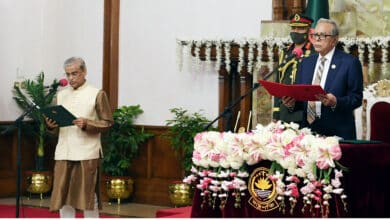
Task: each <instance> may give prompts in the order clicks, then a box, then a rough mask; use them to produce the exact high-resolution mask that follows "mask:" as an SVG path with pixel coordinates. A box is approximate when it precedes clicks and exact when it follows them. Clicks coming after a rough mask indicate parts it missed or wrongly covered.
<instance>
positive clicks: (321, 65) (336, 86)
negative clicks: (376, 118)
mask: <svg viewBox="0 0 390 220" xmlns="http://www.w3.org/2000/svg"><path fill="white" fill-rule="evenodd" d="M311 37H312V38H313V40H314V42H313V45H314V48H315V50H316V51H317V52H318V54H316V55H312V56H310V57H308V58H306V59H304V60H303V61H302V63H301V67H300V68H299V70H298V84H319V85H321V87H322V88H324V90H325V92H326V94H318V95H316V97H317V98H318V101H316V102H313V101H308V102H304V105H303V110H304V111H303V113H304V120H303V124H302V125H303V126H305V127H310V128H311V129H312V131H314V132H317V133H319V134H321V135H326V136H333V135H336V136H339V137H341V138H344V139H356V128H355V118H354V114H353V111H354V109H356V108H358V107H359V106H360V105H361V104H362V99H363V73H362V66H361V64H360V61H359V60H358V59H357V58H356V57H354V56H352V55H350V54H347V53H345V52H343V51H341V50H338V49H336V45H337V42H338V37H339V29H338V27H337V24H336V23H335V22H334V21H333V20H329V19H323V18H321V19H319V20H318V22H317V25H316V28H315V30H314V33H312V34H311ZM284 101H285V102H286V105H288V106H290V107H293V106H294V105H295V100H294V99H293V98H290V99H288V98H287V99H285V100H284ZM297 106H298V105H297Z"/></svg>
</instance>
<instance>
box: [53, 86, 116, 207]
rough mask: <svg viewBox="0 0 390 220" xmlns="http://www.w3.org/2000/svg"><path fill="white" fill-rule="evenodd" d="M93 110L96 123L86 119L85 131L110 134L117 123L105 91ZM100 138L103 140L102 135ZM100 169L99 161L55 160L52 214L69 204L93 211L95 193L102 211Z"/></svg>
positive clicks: (100, 95) (101, 93)
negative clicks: (108, 131)
mask: <svg viewBox="0 0 390 220" xmlns="http://www.w3.org/2000/svg"><path fill="white" fill-rule="evenodd" d="M83 86H84V85H83ZM94 110H95V111H96V114H97V120H87V126H86V127H85V128H84V129H83V132H87V133H90V134H97V133H101V132H104V131H107V130H108V129H109V128H110V127H111V125H112V124H113V123H114V121H113V119H112V113H111V108H110V104H109V101H108V98H107V95H106V93H105V92H104V91H102V90H100V91H99V92H98V94H97V96H96V103H95V106H94ZM60 129H61V128H60ZM98 137H99V138H100V136H98ZM70 138H71V137H70ZM79 147H82V146H79ZM99 166H100V159H99V158H96V159H88V160H66V159H61V160H56V161H55V167H54V182H53V190H52V194H51V201H50V211H56V210H59V209H61V208H62V206H64V205H70V206H72V207H74V208H76V209H79V210H93V209H94V196H95V193H96V196H97V199H98V205H99V209H101V201H100V190H99V182H100V175H99V173H100V169H99Z"/></svg>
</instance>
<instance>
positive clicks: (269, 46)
mask: <svg viewBox="0 0 390 220" xmlns="http://www.w3.org/2000/svg"><path fill="white" fill-rule="evenodd" d="M339 41H340V42H341V43H343V44H344V50H345V51H346V52H347V53H349V52H350V48H351V47H352V46H354V45H357V47H358V58H359V60H360V62H361V63H364V51H365V49H366V47H367V49H368V72H369V75H370V76H372V74H373V72H374V49H375V48H381V51H382V57H381V61H382V66H381V74H382V75H385V74H386V71H387V60H388V53H387V48H388V46H389V41H390V37H374V38H353V37H345V38H340V39H339ZM177 43H178V47H180V46H181V47H185V46H189V47H190V48H191V47H194V57H195V59H194V60H195V61H196V63H195V65H200V62H199V61H200V57H199V56H200V48H201V47H202V46H205V47H206V50H205V57H206V61H208V62H209V63H211V59H210V57H211V47H212V46H215V47H216V48H217V53H216V69H219V66H220V65H222V60H223V59H222V56H224V64H225V68H226V70H227V72H228V73H230V63H231V59H230V55H231V54H230V52H231V51H230V49H231V46H232V45H233V44H235V45H238V46H239V55H238V59H239V63H238V67H239V68H238V71H239V72H240V71H241V68H242V67H243V65H244V63H245V57H244V49H245V47H246V45H248V48H249V49H248V64H247V72H248V73H250V74H252V72H253V71H256V70H258V68H259V66H260V65H263V64H265V65H267V66H268V68H269V69H272V68H273V67H274V60H273V49H274V47H277V48H278V50H279V51H280V50H282V49H283V48H285V47H286V46H287V45H288V44H290V43H291V40H290V38H287V37H286V38H275V37H265V38H260V39H254V38H252V39H233V40H205V39H202V40H177ZM263 44H265V45H266V54H267V57H268V60H267V61H263V57H262V46H263ZM222 47H223V49H224V54H223V53H222ZM255 47H256V48H257V58H256V61H255V62H256V68H253V61H254V54H253V50H254V48H255ZM177 53H178V54H177V64H178V66H179V67H180V66H181V65H182V60H183V59H182V57H183V54H179V53H183V50H182V49H177ZM190 54H191V53H189V54H187V55H190ZM179 70H181V68H179Z"/></svg>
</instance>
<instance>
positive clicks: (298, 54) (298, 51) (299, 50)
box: [292, 47, 303, 59]
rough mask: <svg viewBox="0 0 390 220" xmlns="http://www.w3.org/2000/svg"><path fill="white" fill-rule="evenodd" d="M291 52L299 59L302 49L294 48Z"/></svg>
mask: <svg viewBox="0 0 390 220" xmlns="http://www.w3.org/2000/svg"><path fill="white" fill-rule="evenodd" d="M292 54H293V55H295V57H296V58H298V59H299V58H301V57H302V54H303V50H302V48H300V47H297V48H294V50H293V51H292Z"/></svg>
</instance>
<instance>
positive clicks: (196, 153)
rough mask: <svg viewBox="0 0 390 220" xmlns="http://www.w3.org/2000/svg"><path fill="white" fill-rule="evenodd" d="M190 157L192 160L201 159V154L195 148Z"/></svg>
mask: <svg viewBox="0 0 390 220" xmlns="http://www.w3.org/2000/svg"><path fill="white" fill-rule="evenodd" d="M192 158H194V160H201V159H202V156H201V155H200V152H199V151H197V150H194V151H193V152H192Z"/></svg>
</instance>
